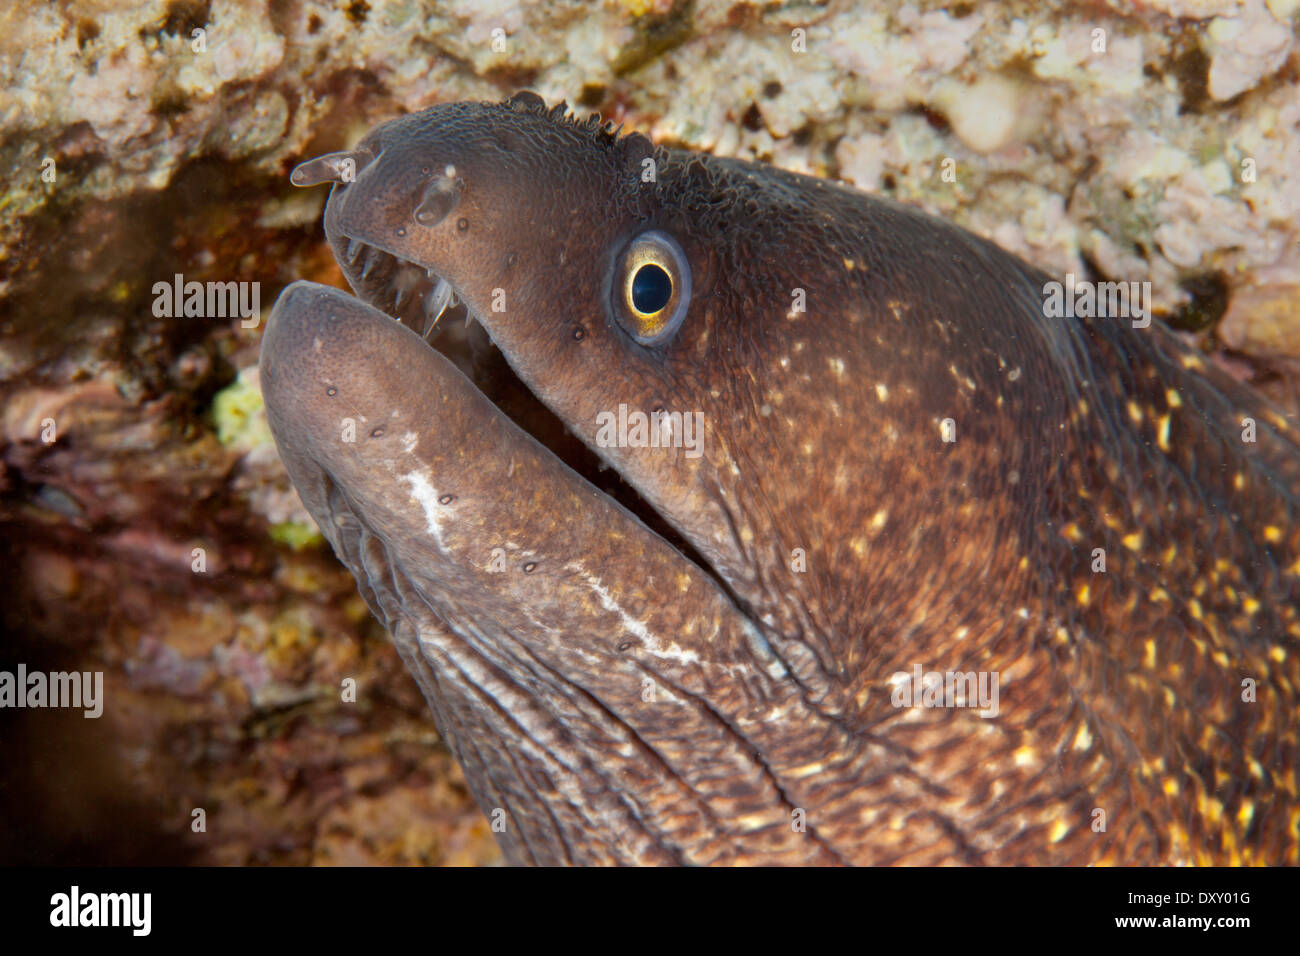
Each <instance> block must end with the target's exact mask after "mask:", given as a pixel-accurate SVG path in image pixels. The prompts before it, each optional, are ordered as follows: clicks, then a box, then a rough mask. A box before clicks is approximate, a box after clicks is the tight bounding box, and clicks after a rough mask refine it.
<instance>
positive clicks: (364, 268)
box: [361, 252, 379, 279]
mask: <svg viewBox="0 0 1300 956" xmlns="http://www.w3.org/2000/svg"><path fill="white" fill-rule="evenodd" d="M378 261H379V254H378V253H377V252H367V253H366V261H365V262H364V263H362V264H361V278H363V279H364V278H366V277H367V276H369V275H370V273H371V270H373V269H374V268H375V263H376V262H378Z"/></svg>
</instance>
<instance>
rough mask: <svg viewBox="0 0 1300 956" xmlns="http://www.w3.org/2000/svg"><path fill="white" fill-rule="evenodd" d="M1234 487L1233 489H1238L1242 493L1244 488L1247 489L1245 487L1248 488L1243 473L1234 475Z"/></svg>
mask: <svg viewBox="0 0 1300 956" xmlns="http://www.w3.org/2000/svg"><path fill="white" fill-rule="evenodd" d="M1232 487H1233V488H1236V489H1237V490H1238V491H1241V489H1242V488H1245V487H1246V476H1245V475H1243V474H1242V473H1241V472H1237V473H1236V474H1235V475H1233V476H1232Z"/></svg>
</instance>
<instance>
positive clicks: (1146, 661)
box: [1142, 638, 1156, 670]
mask: <svg viewBox="0 0 1300 956" xmlns="http://www.w3.org/2000/svg"><path fill="white" fill-rule="evenodd" d="M1145 647H1146V652H1147V653H1146V657H1144V658H1143V660H1142V666H1143V667H1145V668H1146V669H1147V670H1155V668H1156V642H1155V641H1154V640H1153V639H1151V638H1147V642H1146V645H1145Z"/></svg>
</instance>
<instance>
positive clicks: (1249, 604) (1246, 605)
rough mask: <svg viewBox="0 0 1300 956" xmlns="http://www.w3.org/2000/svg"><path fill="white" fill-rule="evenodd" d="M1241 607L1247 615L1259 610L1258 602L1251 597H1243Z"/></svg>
mask: <svg viewBox="0 0 1300 956" xmlns="http://www.w3.org/2000/svg"><path fill="white" fill-rule="evenodd" d="M1241 609H1242V610H1243V611H1245V612H1246V613H1247V614H1248V615H1254V613H1255V612H1256V611H1258V610H1259V602H1258V601H1256V600H1255V599H1254V598H1253V597H1248V598H1243V599H1242V602H1241Z"/></svg>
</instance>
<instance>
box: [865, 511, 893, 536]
mask: <svg viewBox="0 0 1300 956" xmlns="http://www.w3.org/2000/svg"><path fill="white" fill-rule="evenodd" d="M888 520H889V511H888V510H887V509H885V508H881V509H880V510H879V511H877V512H876V513H875V514H873V515H872V516H871V523H870V524H869V525H867V527H868V528H870V529H871V530H872V531H879V530H880V529H881V528H883V527H884V526H885V523H886V522H887V521H888Z"/></svg>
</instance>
